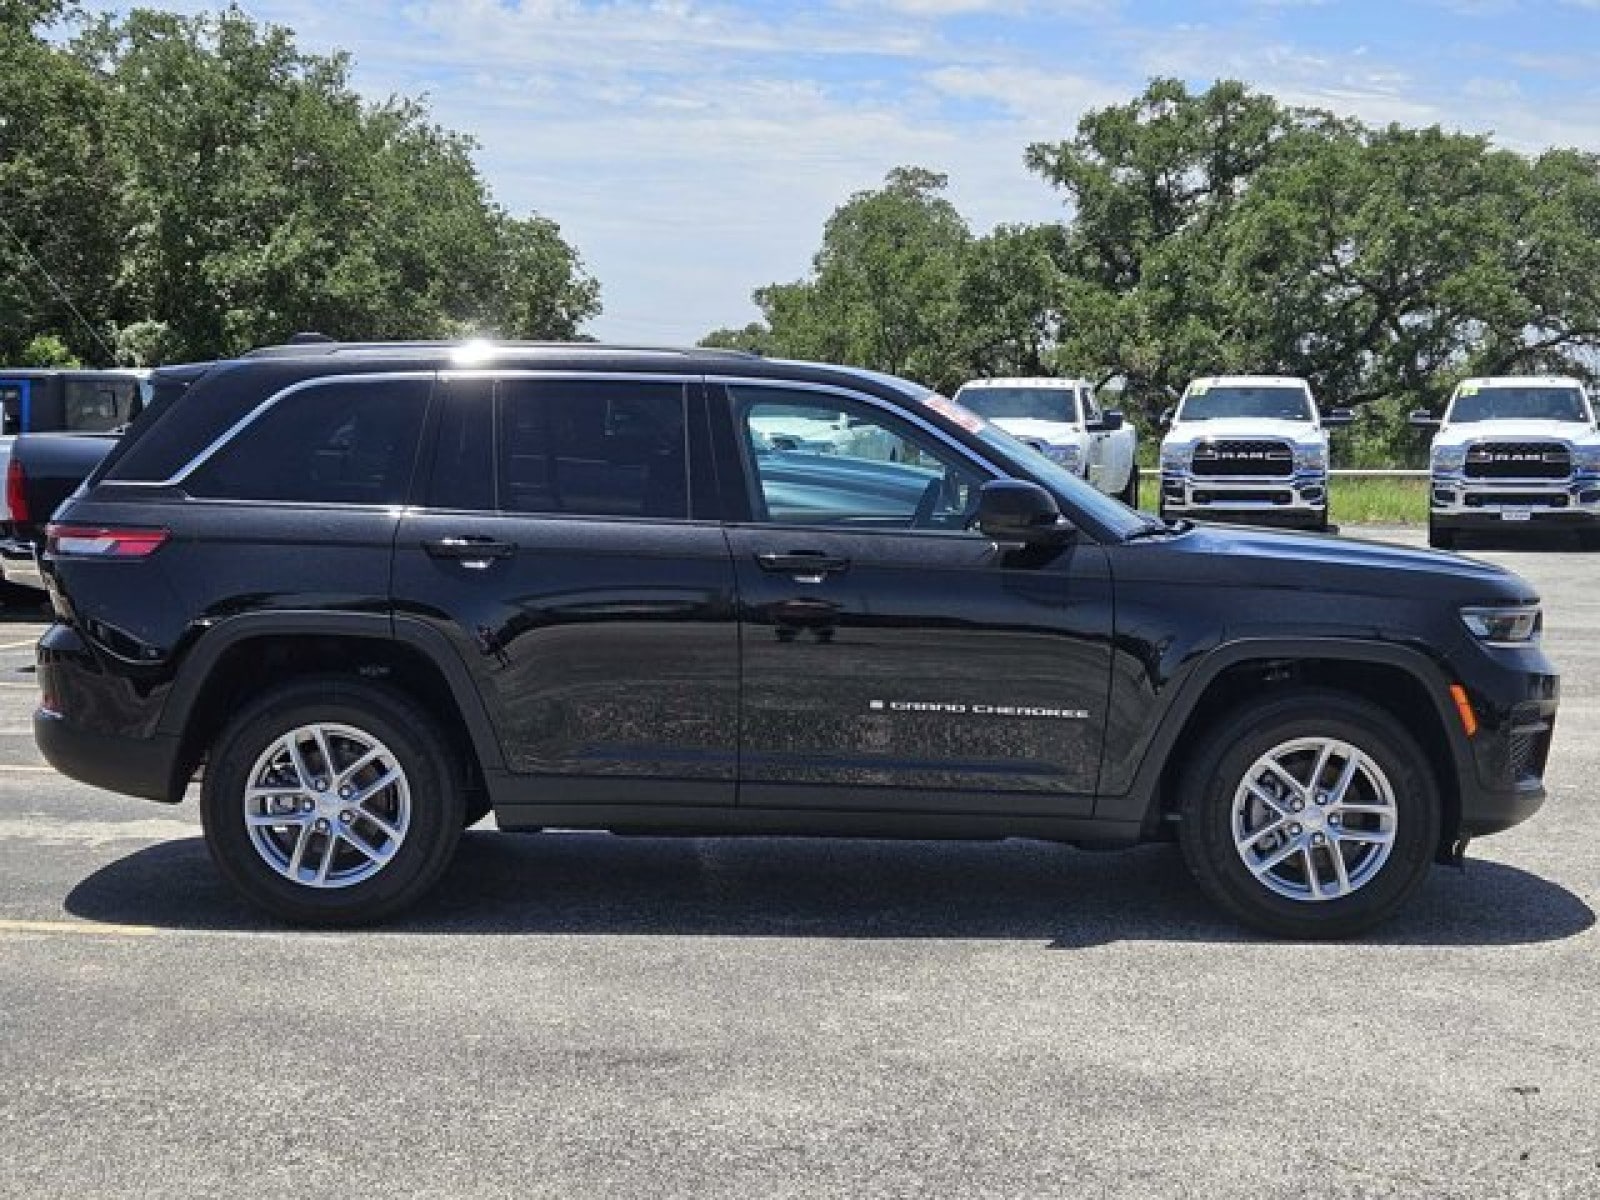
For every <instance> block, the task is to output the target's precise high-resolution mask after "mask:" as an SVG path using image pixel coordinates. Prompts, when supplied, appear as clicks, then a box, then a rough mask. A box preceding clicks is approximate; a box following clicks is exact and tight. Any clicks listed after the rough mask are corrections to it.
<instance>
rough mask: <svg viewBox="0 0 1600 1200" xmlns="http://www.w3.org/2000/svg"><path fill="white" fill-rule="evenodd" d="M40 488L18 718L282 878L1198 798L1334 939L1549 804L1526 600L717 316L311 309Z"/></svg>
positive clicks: (1211, 884)
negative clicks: (1140, 502)
mask: <svg viewBox="0 0 1600 1200" xmlns="http://www.w3.org/2000/svg"><path fill="white" fill-rule="evenodd" d="M151 382H152V384H153V399H152V402H151V404H150V406H149V408H148V410H147V411H146V412H145V414H144V415H143V416H141V418H140V419H139V420H138V421H137V422H136V423H135V424H134V426H133V428H132V429H131V430H130V431H129V433H128V434H127V435H126V437H125V438H124V439H123V440H122V441H121V442H120V443H119V445H118V447H117V449H116V450H115V451H114V453H113V454H112V455H111V456H110V457H109V458H108V459H107V460H106V462H105V463H104V464H103V465H102V466H101V467H100V468H99V470H97V471H96V473H95V474H94V476H93V477H91V479H90V480H89V481H88V483H87V485H86V486H85V487H84V489H82V490H80V492H79V493H78V494H77V495H76V496H74V497H73V498H72V499H70V500H69V501H68V502H67V503H66V504H65V506H64V507H62V509H61V510H60V511H59V512H58V513H57V514H56V518H55V524H54V525H52V526H51V529H50V533H49V538H48V548H47V551H46V554H45V557H44V572H45V575H46V578H47V581H48V584H49V586H50V590H51V596H52V600H53V602H54V605H55V611H56V623H55V624H54V625H53V626H52V627H51V628H50V630H49V631H48V632H47V633H46V634H45V636H44V638H43V640H42V641H41V642H40V645H39V682H40V685H41V688H42V691H43V698H42V701H41V704H40V708H39V711H38V713H37V715H36V717H35V729H36V733H37V737H38V741H39V745H40V746H41V748H42V749H43V751H44V753H45V755H46V756H47V757H48V758H49V760H50V761H51V762H52V763H53V764H55V765H56V766H57V767H58V768H59V769H60V770H62V771H63V772H65V773H66V774H68V775H71V776H73V777H75V778H77V779H81V780H84V781H86V782H88V783H92V784H96V785H98V786H101V787H106V788H110V789H112V790H115V791H120V792H126V793H129V794H132V795H136V796H145V797H149V798H150V799H154V800H163V801H169V802H171V801H177V800H179V799H180V798H181V797H182V796H183V793H184V790H185V787H186V785H187V783H188V782H189V780H190V779H192V778H193V777H194V776H195V775H196V773H197V772H199V773H200V775H201V778H202V780H203V782H202V788H201V811H202V816H203V819H204V823H205V831H206V838H207V842H208V844H209V846H210V848H211V851H212V854H213V855H214V857H215V859H216V862H217V865H218V866H219V868H220V869H221V870H222V872H223V873H224V874H225V875H226V876H227V877H228V878H229V879H230V880H231V881H232V882H233V883H234V884H236V885H237V886H238V888H239V889H240V890H241V891H242V892H243V893H244V894H245V895H246V896H248V897H249V898H250V899H251V900H253V901H255V902H256V903H258V904H260V905H262V906H264V907H266V908H268V909H270V910H271V911H273V912H274V913H277V914H279V915H281V916H283V917H286V918H289V919H292V920H296V921H305V922H315V923H345V922H352V921H363V920H369V919H374V918H379V917H383V916H386V915H388V914H391V913H393V912H395V911H396V910H398V909H400V908H401V907H402V906H404V905H406V904H408V903H410V902H412V901H414V900H416V899H417V898H418V897H419V896H420V895H422V894H423V893H424V892H425V891H426V890H427V889H428V888H429V887H430V886H431V885H432V884H433V883H434V881H435V880H436V879H437V878H438V877H439V875H440V872H442V871H443V870H444V869H445V866H446V864H447V863H448V862H449V860H450V858H451V855H452V852H453V850H454V848H455V846H456V842H457V837H458V836H459V834H460V831H461V829H462V828H463V826H464V825H467V824H471V823H472V822H474V821H476V820H478V819H480V818H481V817H483V816H484V815H486V814H487V813H488V812H489V811H490V809H491V808H492V809H493V812H494V815H495V818H496V820H497V822H498V824H499V826H500V827H501V828H502V829H508V830H524V831H527V830H540V829H547V828H580V829H605V830H614V831H617V832H626V833H658V834H694V835H725V834H762V835H771V834H808V835H855V836H867V837H916V838H1002V837H1032V838H1047V839H1053V840H1060V841H1065V842H1071V843H1076V844H1080V845H1090V844H1093V845H1099V846H1106V845H1128V844H1132V843H1135V842H1139V841H1143V840H1152V839H1172V838H1175V839H1176V840H1177V841H1178V842H1179V843H1180V845H1181V846H1182V849H1183V853H1184V855H1185V857H1186V859H1187V861H1188V863H1189V866H1190V867H1191V868H1192V869H1193V871H1194V873H1195V875H1196V876H1197V877H1198V878H1199V881H1200V883H1201V885H1202V886H1203V887H1204V889H1205V891H1206V892H1207V893H1208V894H1209V895H1210V896H1211V897H1212V898H1213V899H1215V900H1216V901H1218V902H1219V903H1220V904H1221V905H1223V906H1224V907H1225V908H1226V909H1228V910H1229V911H1230V912H1232V913H1233V914H1235V915H1236V916H1237V917H1238V918H1240V919H1242V920H1244V921H1246V922H1248V923H1250V924H1252V925H1255V926H1257V927H1259V928H1262V929H1266V930H1269V931H1273V932H1277V933H1281V934H1287V935H1293V936H1307V937H1322V936H1337V935H1345V934H1349V933H1352V932H1355V931H1357V930H1360V929H1363V928H1365V927H1367V926H1369V925H1371V924H1372V923H1373V922H1375V921H1377V920H1379V919H1381V918H1383V917H1384V916H1386V915H1387V914H1389V913H1390V912H1392V911H1393V910H1394V909H1395V908H1396V907H1397V906H1398V905H1399V904H1400V903H1401V902H1402V901H1403V900H1404V899H1405V898H1406V897H1407V896H1408V895H1409V894H1410V893H1412V892H1413V891H1414V890H1415V889H1416V888H1417V886H1418V885H1419V884H1420V883H1421V881H1422V879H1423V877H1424V875H1425V874H1426V872H1427V870H1428V867H1429V864H1430V863H1431V862H1434V861H1451V860H1454V859H1456V858H1458V857H1459V855H1460V854H1461V852H1462V851H1463V849H1464V847H1465V843H1466V840H1467V839H1468V838H1469V837H1471V836H1474V835H1477V834H1486V833H1492V832H1494V831H1496V830H1500V829H1505V828H1507V827H1508V826H1510V825H1512V824H1515V823H1516V822H1518V821H1521V820H1523V819H1524V818H1526V817H1528V816H1530V815H1531V814H1532V813H1533V812H1534V811H1535V810H1536V809H1537V808H1538V807H1539V805H1540V803H1541V802H1542V800H1543V798H1544V788H1543V785H1542V782H1541V779H1540V775H1541V772H1542V770H1543V767H1544V763H1545V758H1546V755H1547V753H1548V749H1549V744H1550V733H1551V726H1552V721H1553V718H1554V714H1555V709H1556V697H1557V678H1556V676H1555V674H1554V673H1553V670H1552V668H1551V665H1550V663H1549V662H1548V661H1547V660H1546V659H1545V657H1544V655H1543V653H1542V652H1541V650H1540V649H1539V646H1538V633H1539V625H1540V613H1539V608H1538V601H1537V597H1536V596H1535V595H1534V593H1533V592H1532V591H1531V590H1530V589H1529V587H1528V585H1527V584H1526V583H1524V582H1523V581H1522V580H1521V579H1519V578H1518V577H1516V576H1515V575H1512V574H1509V573H1507V572H1506V571H1503V570H1500V569H1498V568H1496V567H1493V566H1489V565H1486V564H1483V563H1479V562H1475V561H1472V560H1469V559H1465V558H1456V557H1452V556H1448V555H1443V554H1435V553H1432V552H1427V551H1409V550H1404V549H1398V548H1394V547H1387V546H1379V545H1368V544H1363V543H1358V542H1349V541H1340V540H1336V539H1329V538H1320V537H1313V536H1304V535H1294V534H1283V533H1270V532H1264V531H1255V530H1249V529H1222V528H1206V527H1203V526H1201V527H1197V526H1193V525H1190V524H1188V523H1186V522H1179V523H1162V522H1158V521H1156V520H1154V519H1153V518H1151V517H1148V516H1145V515H1142V514H1140V513H1136V512H1133V511H1131V510H1130V509H1127V508H1125V507H1123V506H1122V505H1121V504H1119V503H1117V502H1116V501H1114V500H1111V499H1109V498H1108V497H1105V496H1102V495H1100V494H1099V493H1098V492H1096V491H1095V490H1094V489H1092V488H1091V487H1089V486H1088V485H1086V484H1084V483H1083V482H1082V481H1081V480H1079V479H1078V478H1076V477H1075V476H1073V475H1072V474H1070V473H1068V472H1067V471H1065V470H1063V469H1061V468H1060V467H1058V466H1056V465H1055V464H1054V463H1052V462H1050V461H1049V460H1048V459H1046V458H1044V457H1043V456H1041V455H1040V454H1038V453H1037V452H1035V451H1033V450H1032V449H1030V448H1029V447H1027V446H1025V445H1023V444H1022V443H1021V442H1018V441H1016V440H1014V439H1013V438H1011V437H1009V436H1008V435H1006V434H1005V433H1002V432H1001V431H1000V430H998V429H996V428H995V427H994V426H992V425H990V424H989V423H988V422H986V421H985V420H983V419H982V418H981V417H979V416H977V415H975V414H973V413H971V412H968V411H966V410H965V409H962V408H961V407H959V406H957V405H955V404H953V403H951V402H950V401H949V400H947V399H945V398H943V397H941V396H939V395H937V394H934V393H931V392H929V391H928V389H927V388H924V387H920V386H917V385H915V384H911V383H907V382H905V381H904V380H900V379H895V378H891V377H888V376H884V375H878V374H874V373H871V372H867V371H860V370H850V369H846V368H841V367H831V366H822V365H816V364H807V363H793V362H776V361H769V360H765V359H762V358H759V357H755V356H749V355H742V354H738V353H731V352H718V351H710V350H692V351H684V352H675V351H660V350H634V349H623V348H614V347H603V346H582V345H563V346H532V345H500V346H488V345H484V344H475V343H467V344H463V345H440V344H403V345H346V344H315V345H292V346H285V347H274V348H270V349H266V350H262V351H257V352H255V353H252V354H250V355H247V356H245V357H244V358H242V359H239V360H235V361H229V362H221V363H214V364H206V365H198V366H188V367H179V368H170V369H166V370H162V371H160V372H158V373H156V374H155V375H154V376H153V377H152V381H151Z"/></svg>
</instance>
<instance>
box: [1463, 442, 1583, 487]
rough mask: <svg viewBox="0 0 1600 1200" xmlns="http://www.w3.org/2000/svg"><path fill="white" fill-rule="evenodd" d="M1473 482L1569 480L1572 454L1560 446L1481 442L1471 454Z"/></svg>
mask: <svg viewBox="0 0 1600 1200" xmlns="http://www.w3.org/2000/svg"><path fill="white" fill-rule="evenodd" d="M1466 474H1467V477H1468V478H1469V479H1565V478H1567V476H1569V475H1571V474H1572V451H1571V450H1569V449H1568V448H1567V447H1566V446H1565V445H1563V444H1562V443H1560V442H1479V443H1477V444H1476V445H1474V446H1472V447H1471V448H1470V449H1469V450H1468V451H1467V469H1466Z"/></svg>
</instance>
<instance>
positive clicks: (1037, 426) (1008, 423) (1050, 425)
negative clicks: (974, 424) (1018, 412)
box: [990, 417, 1078, 445]
mask: <svg viewBox="0 0 1600 1200" xmlns="http://www.w3.org/2000/svg"><path fill="white" fill-rule="evenodd" d="M990 423H991V424H993V425H998V426H999V427H1000V428H1001V429H1004V430H1005V431H1006V432H1007V433H1009V434H1010V435H1011V436H1012V437H1019V438H1032V439H1034V440H1035V441H1040V442H1049V443H1051V444H1052V445H1059V444H1060V443H1063V442H1070V441H1073V440H1074V439H1075V438H1076V437H1077V436H1078V427H1077V426H1076V425H1073V424H1072V423H1071V422H1068V421H1046V420H1043V419H1042V418H1040V417H1000V418H998V419H996V420H994V421H991V422H990Z"/></svg>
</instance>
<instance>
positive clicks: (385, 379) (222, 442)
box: [105, 371, 438, 508]
mask: <svg viewBox="0 0 1600 1200" xmlns="http://www.w3.org/2000/svg"><path fill="white" fill-rule="evenodd" d="M437 375H438V372H436V371H371V372H369V371H364V372H361V373H360V374H356V375H317V376H315V377H313V378H311V379H302V380H299V381H298V382H296V383H291V384H290V385H289V386H288V387H286V388H280V389H279V390H278V391H276V392H273V393H272V395H270V396H268V397H267V398H266V399H265V400H263V401H262V402H261V403H260V404H258V405H256V406H255V407H254V408H252V409H251V410H250V411H249V412H247V413H245V415H244V416H242V417H240V418H239V419H238V420H237V421H235V422H234V423H233V424H232V425H230V426H228V428H226V429H224V430H223V431H222V432H221V433H219V434H218V435H217V436H216V437H215V438H213V439H212V441H211V444H210V445H209V446H206V447H205V448H204V449H203V450H201V451H200V453H198V454H196V455H195V456H194V457H193V458H191V459H190V460H189V461H188V462H186V463H185V464H184V465H183V466H181V467H179V468H178V470H177V471H176V472H175V473H173V474H172V475H169V476H167V478H165V479H107V480H105V483H106V484H108V485H110V486H115V487H134V488H166V487H177V486H178V485H179V484H181V483H183V481H184V480H186V479H188V478H189V476H191V475H193V474H194V473H195V472H196V471H198V470H199V469H200V468H201V467H203V466H205V465H206V463H207V462H209V461H210V460H211V458H212V457H213V456H214V455H216V454H217V452H218V451H220V450H222V449H223V447H225V446H227V445H228V444H229V443H230V442H232V441H233V440H234V439H235V438H236V437H238V436H239V435H240V434H242V433H243V432H244V431H245V430H246V429H249V428H250V426H252V425H253V424H255V423H256V422H257V421H259V420H260V419H261V418H262V417H263V416H265V415H266V413H267V411H268V410H269V409H271V408H272V407H273V405H275V404H277V403H278V401H280V400H283V399H286V398H287V397H289V396H293V395H297V394H298V393H300V392H305V391H309V390H311V389H312V388H316V387H325V386H328V385H331V384H335V383H396V382H416V381H420V380H428V381H432V380H433V379H434V378H435V377H436V376H437ZM205 498H206V499H222V497H215V496H214V497H205ZM261 503H266V504H276V503H281V502H280V501H261ZM357 507H363V508H367V507H370V508H384V507H387V506H386V505H381V504H379V505H360V506H357Z"/></svg>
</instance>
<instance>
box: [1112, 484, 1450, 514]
mask: <svg viewBox="0 0 1600 1200" xmlns="http://www.w3.org/2000/svg"><path fill="white" fill-rule="evenodd" d="M1160 483H1161V479H1160V476H1159V475H1157V474H1156V473H1155V472H1153V471H1145V472H1144V474H1143V477H1142V478H1141V479H1140V480H1139V507H1140V508H1142V509H1144V510H1145V511H1146V512H1154V511H1155V509H1156V494H1157V491H1158V489H1159V488H1160ZM1330 517H1331V520H1332V521H1333V523H1334V524H1335V525H1422V524H1424V523H1426V521H1427V520H1428V481H1427V480H1426V479H1335V480H1334V481H1333V495H1332V499H1331V508H1330Z"/></svg>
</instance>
